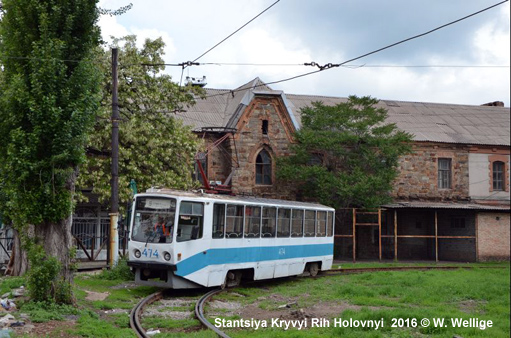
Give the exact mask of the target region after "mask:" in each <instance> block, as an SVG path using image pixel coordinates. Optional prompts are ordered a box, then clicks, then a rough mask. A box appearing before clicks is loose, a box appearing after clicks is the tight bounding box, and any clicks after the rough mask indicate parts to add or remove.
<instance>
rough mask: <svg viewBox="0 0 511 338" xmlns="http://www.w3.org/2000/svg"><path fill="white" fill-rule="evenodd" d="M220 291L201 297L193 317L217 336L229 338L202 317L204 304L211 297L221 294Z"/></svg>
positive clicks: (213, 291)
mask: <svg viewBox="0 0 511 338" xmlns="http://www.w3.org/2000/svg"><path fill="white" fill-rule="evenodd" d="M222 291H223V290H222V289H216V290H212V291H210V292H208V293H206V294H205V295H204V296H202V297H201V298H200V299H199V300H198V301H197V303H196V304H195V316H196V317H197V319H198V320H199V321H200V322H201V323H202V325H204V326H206V327H207V328H208V329H210V330H213V331H214V332H215V333H216V334H217V335H219V336H220V337H222V338H230V337H229V336H228V335H227V334H226V333H225V332H223V331H221V330H219V329H218V328H217V327H216V326H215V325H213V324H211V323H210V322H209V321H208V320H207V318H206V317H205V316H204V304H206V303H207V302H208V301H209V299H210V298H211V297H213V296H214V295H216V294H219V293H220V292H222Z"/></svg>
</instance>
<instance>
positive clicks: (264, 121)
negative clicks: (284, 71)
mask: <svg viewBox="0 0 511 338" xmlns="http://www.w3.org/2000/svg"><path fill="white" fill-rule="evenodd" d="M262 130H263V135H268V120H263V125H262Z"/></svg>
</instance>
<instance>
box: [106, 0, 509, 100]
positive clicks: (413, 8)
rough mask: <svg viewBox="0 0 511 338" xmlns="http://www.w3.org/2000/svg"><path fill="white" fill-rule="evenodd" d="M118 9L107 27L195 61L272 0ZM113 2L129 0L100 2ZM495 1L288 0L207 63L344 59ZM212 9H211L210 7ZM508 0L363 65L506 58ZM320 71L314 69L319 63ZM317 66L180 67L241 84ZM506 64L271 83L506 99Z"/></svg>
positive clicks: (299, 88)
mask: <svg viewBox="0 0 511 338" xmlns="http://www.w3.org/2000/svg"><path fill="white" fill-rule="evenodd" d="M130 2H133V5H134V6H133V8H132V9H131V10H130V11H129V12H128V13H126V14H124V15H122V16H119V17H114V18H110V17H102V18H101V25H102V27H103V31H104V32H111V31H112V32H114V33H116V34H114V35H125V34H127V33H130V34H137V35H138V36H139V39H138V40H139V43H143V40H144V38H147V37H149V38H153V39H154V38H157V37H159V36H162V37H163V38H164V41H165V42H166V43H167V49H166V54H167V55H166V57H165V60H166V61H167V62H168V63H179V62H185V61H188V60H193V59H194V58H196V57H197V56H199V55H201V54H202V53H203V52H204V51H206V50H207V49H209V48H210V47H212V46H213V45H215V44H216V43H218V42H219V41H221V40H222V39H223V38H225V37H226V36H227V35H229V34H230V33H232V32H233V31H234V30H235V29H237V28H239V27H240V26H241V25H242V24H244V23H246V22H247V21H248V20H250V19H251V18H253V17H254V15H256V14H257V13H259V12H261V11H262V10H263V9H264V8H266V7H267V6H269V5H270V4H271V3H273V1H271V0H257V1H250V2H241V1H232V0H217V1H209V0H189V1H186V2H181V1H158V0H146V1H141V0H130ZM101 3H104V4H105V7H106V5H108V8H113V9H115V8H118V7H121V6H125V5H126V4H127V1H124V0H102V1H101ZM492 4H493V2H492V1H491V0H480V1H477V2H470V3H468V2H466V1H465V0H452V1H449V2H445V1H444V0H430V1H428V2H427V3H420V4H419V3H415V2H409V1H405V0H394V1H392V2H390V3H388V2H382V1H371V0H360V1H357V2H339V1H335V0H318V1H314V2H310V1H306V0H294V1H292V2H291V1H289V2H288V1H283V2H280V3H278V4H277V5H275V6H274V7H273V8H272V9H271V10H269V11H268V12H266V13H264V14H263V15H262V16H261V17H259V18H258V19H256V20H255V21H254V22H252V23H251V24H250V25H248V26H247V27H245V28H244V29H243V30H241V31H240V32H238V33H237V34H235V35H234V36H233V37H231V38H229V39H228V40H227V41H225V42H224V43H222V44H221V45H220V46H218V47H216V48H215V49H214V50H213V51H211V52H210V53H208V54H207V55H206V56H204V57H203V58H201V59H200V62H222V63H286V64H287V63H304V62H310V61H316V62H318V63H321V64H324V63H328V62H332V63H336V62H342V61H344V60H346V59H348V58H352V57H355V56H357V55H361V54H363V53H366V52H369V51H371V50H374V49H376V48H379V47H382V46H385V45H387V44H389V43H393V42H396V41H398V40H400V39H403V38H407V37H410V36H412V35H414V34H418V33H422V32H425V31H427V30H429V29H432V28H434V27H437V26H439V25H441V24H444V23H446V22H449V21H452V20H454V19H458V18H460V17H461V16H463V15H466V14H470V13H473V12H475V11H477V10H480V9H482V8H484V7H485V6H489V5H492ZM213 13H214V15H213ZM509 48H510V45H509V3H507V4H505V5H503V6H501V7H499V8H494V9H492V10H490V11H487V12H484V13H482V14H480V15H477V16H474V17H472V18H470V19H468V20H465V21H462V22H460V23H457V24H455V25H452V26H449V27H448V28H446V29H442V30H440V31H437V32H435V33H433V34H430V35H428V36H426V37H423V38H419V39H416V40H413V41H411V42H409V43H405V44H402V45H399V46H397V47H394V48H391V49H389V50H386V51H384V52H381V53H377V54H375V55H372V56H370V57H367V58H364V59H362V60H360V61H357V62H356V63H358V64H362V63H367V64H387V65H396V66H403V65H439V64H441V65H482V64H484V65H509V62H510V61H509ZM316 69H317V68H316ZM313 70H315V69H314V68H311V67H309V68H308V67H303V66H280V67H269V66H259V67H258V66H241V65H240V66H217V65H210V66H194V67H189V68H186V69H185V70H184V71H183V70H182V69H181V68H180V67H167V69H166V71H167V72H169V73H170V74H171V75H172V76H173V78H174V79H175V80H177V81H179V79H180V77H181V74H183V75H184V76H186V75H189V76H192V77H202V76H203V75H206V76H207V78H208V82H209V84H208V87H211V88H236V87H238V86H240V85H242V84H244V83H246V82H248V81H250V80H251V79H253V78H255V77H256V76H258V77H260V78H261V79H262V80H264V81H267V82H272V81H276V80H281V79H284V78H288V77H291V76H295V75H299V74H303V73H307V72H310V71H313ZM509 82H510V81H509V68H358V69H346V68H335V69H331V70H327V71H323V72H320V73H318V74H314V75H310V76H306V77H303V78H299V79H296V80H293V81H289V82H284V83H279V84H275V85H272V87H273V88H275V89H280V90H284V91H285V92H287V93H296V94H312V95H333V96H346V95H349V94H356V95H372V96H375V97H378V98H382V99H394V100H404V101H424V102H446V103H463V104H481V103H484V102H489V101H495V100H501V101H504V102H505V104H506V105H509V101H510V99H509V90H510V88H509V87H510V86H509Z"/></svg>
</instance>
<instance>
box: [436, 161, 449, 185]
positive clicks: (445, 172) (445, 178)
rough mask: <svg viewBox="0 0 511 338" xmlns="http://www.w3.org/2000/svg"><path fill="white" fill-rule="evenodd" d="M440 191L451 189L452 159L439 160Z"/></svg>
mask: <svg viewBox="0 0 511 338" xmlns="http://www.w3.org/2000/svg"><path fill="white" fill-rule="evenodd" d="M438 189H451V159H450V158H439V159H438Z"/></svg>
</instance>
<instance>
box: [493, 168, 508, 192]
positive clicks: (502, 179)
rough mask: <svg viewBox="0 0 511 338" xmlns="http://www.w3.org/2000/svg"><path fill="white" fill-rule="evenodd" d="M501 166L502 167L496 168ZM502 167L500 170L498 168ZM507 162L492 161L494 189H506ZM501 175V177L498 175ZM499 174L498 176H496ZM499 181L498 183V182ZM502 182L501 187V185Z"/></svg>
mask: <svg viewBox="0 0 511 338" xmlns="http://www.w3.org/2000/svg"><path fill="white" fill-rule="evenodd" d="M496 166H500V168H496ZM496 169H500V170H496ZM505 173H506V163H504V162H503V161H493V162H492V191H506V175H505ZM499 175H500V178H499V177H498V176H499ZM496 176H497V177H496ZM496 183H497V184H496ZM499 183H500V187H499Z"/></svg>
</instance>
